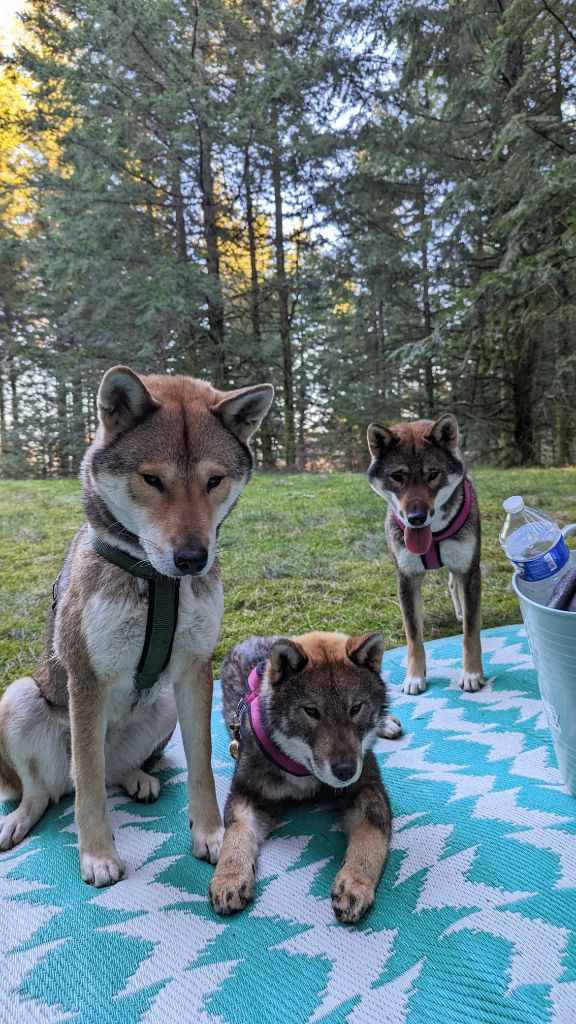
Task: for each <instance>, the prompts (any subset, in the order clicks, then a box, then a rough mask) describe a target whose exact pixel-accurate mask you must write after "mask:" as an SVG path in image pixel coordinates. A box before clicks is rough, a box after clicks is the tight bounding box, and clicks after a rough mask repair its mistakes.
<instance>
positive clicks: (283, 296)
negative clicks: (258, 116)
mask: <svg viewBox="0 0 576 1024" xmlns="http://www.w3.org/2000/svg"><path fill="white" fill-rule="evenodd" d="M272 124H273V126H274V128H275V130H276V134H275V139H274V144H273V149H272V185H273V189H274V225H275V232H276V237H275V240H274V250H275V254H276V291H277V298H278V316H279V325H280V343H281V346H282V371H283V378H282V384H283V398H284V458H285V460H286V469H287V470H288V472H290V473H293V472H295V470H296V430H295V423H294V380H293V363H292V336H291V329H290V314H289V311H288V277H287V275H286V260H285V253H284V218H283V211H282V170H281V166H280V153H279V144H278V131H277V128H278V110H277V105H276V103H273V104H272Z"/></svg>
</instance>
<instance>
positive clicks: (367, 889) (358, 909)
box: [331, 865, 374, 924]
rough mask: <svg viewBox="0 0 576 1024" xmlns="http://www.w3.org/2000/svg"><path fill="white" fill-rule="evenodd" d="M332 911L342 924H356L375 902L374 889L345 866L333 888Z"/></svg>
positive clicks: (337, 876)
mask: <svg viewBox="0 0 576 1024" xmlns="http://www.w3.org/2000/svg"><path fill="white" fill-rule="evenodd" d="M331 896H332V909H333V910H334V914H335V915H336V917H337V918H338V920H339V921H341V922H342V924H356V922H357V921H359V920H360V918H361V917H363V916H364V914H365V913H366V911H367V910H368V908H369V907H371V906H372V903H373V902H374V889H373V888H372V887H371V886H370V885H368V884H367V883H366V881H365V880H364V879H362V878H355V877H354V875H352V874H351V873H350V872H349V871H348V870H347V868H346V865H344V867H343V868H341V869H340V871H339V872H338V874H337V875H336V878H335V879H334V885H333V886H332V893H331Z"/></svg>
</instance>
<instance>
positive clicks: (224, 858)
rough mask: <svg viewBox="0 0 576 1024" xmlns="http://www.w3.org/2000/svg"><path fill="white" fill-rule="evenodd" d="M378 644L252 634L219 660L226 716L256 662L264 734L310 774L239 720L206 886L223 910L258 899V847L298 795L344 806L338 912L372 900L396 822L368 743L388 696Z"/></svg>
mask: <svg viewBox="0 0 576 1024" xmlns="http://www.w3.org/2000/svg"><path fill="white" fill-rule="evenodd" d="M382 652H383V638H382V634H381V633H368V634H364V635H363V636H358V637H346V636H344V635H342V634H341V633H307V634H304V635H303V636H298V637H295V638H294V639H286V638H282V637H253V638H252V639H251V640H248V641H246V642H245V643H242V644H239V645H238V646H237V647H235V648H233V650H232V651H231V652H230V654H229V655H228V657H227V659H226V661H225V663H224V665H223V668H222V691H223V697H224V708H223V710H224V718H225V721H226V722H227V724H230V722H231V721H233V719H234V715H235V712H236V708H237V705H238V702H239V700H240V698H241V697H242V696H243V694H245V693H246V690H247V684H246V680H247V678H248V675H249V674H250V672H251V670H252V669H253V668H254V666H256V665H259V671H260V673H261V679H262V682H261V686H260V698H259V699H260V702H261V713H262V718H263V721H264V723H265V726H266V732H267V735H268V736H269V737H270V739H271V740H272V741H273V742H274V743H275V744H276V745H277V746H278V747H279V748H280V749H281V750H282V752H283V753H284V754H286V755H288V757H291V758H292V759H293V760H296V761H298V763H300V764H303V765H304V766H305V767H306V768H308V769H309V770H310V772H311V774H310V775H308V776H304V777H302V776H295V775H291V774H289V773H288V772H287V771H284V770H283V768H281V767H280V766H279V765H278V764H276V763H275V762H274V761H272V760H270V758H269V757H268V756H267V755H266V754H265V753H263V751H262V750H261V748H260V746H259V744H258V742H257V740H256V739H255V737H254V734H253V732H252V729H251V727H250V724H249V723H246V722H244V723H243V729H242V738H241V742H240V751H239V758H238V763H237V766H236V772H235V774H234V778H233V781H232V787H231V790H230V795H229V797H228V802H227V804H226V809H225V812H224V822H225V825H226V831H225V833H224V842H223V844H222V851H221V854H220V860H219V862H218V865H217V868H216V871H215V873H214V876H213V878H212V882H211V883H210V890H209V892H210V900H211V903H212V906H213V908H214V910H215V911H216V912H217V913H219V914H230V913H233V912H234V911H237V910H241V909H242V908H243V907H245V906H246V904H247V903H248V902H249V901H250V900H251V899H252V896H253V894H254V876H255V865H256V857H257V853H258V847H259V845H260V843H261V842H262V840H263V839H264V838H265V836H266V835H267V833H268V832H269V831H270V830H271V829H272V828H274V822H275V820H276V818H277V816H278V815H279V814H280V813H282V811H283V808H284V806H285V804H286V803H287V802H288V801H293V800H318V801H322V802H329V803H331V804H333V805H334V806H335V807H336V808H337V809H339V810H342V811H343V812H344V823H345V826H346V828H347V830H348V832H349V843H348V849H347V851H346V857H345V860H344V863H343V864H342V867H341V868H340V871H339V872H338V874H337V875H336V879H335V881H334V885H333V887H332V905H333V907H334V913H335V915H336V917H337V918H338V919H339V920H340V921H342V922H345V923H348V924H352V923H354V922H356V921H358V920H359V919H360V918H361V917H362V915H363V914H364V913H365V911H366V910H367V909H368V907H369V906H370V905H371V903H372V902H373V899H374V890H375V888H376V885H377V883H378V880H379V878H380V875H381V872H382V868H383V866H384V863H385V860H386V856H387V852H388V846H389V841H390V830H391V812H390V805H389V802H388V797H387V795H386V791H385V789H384V786H383V784H382V780H381V778H380V774H379V772H378V767H377V764H376V759H375V757H374V754H373V753H372V749H371V748H372V746H373V744H374V742H375V741H376V738H377V735H378V730H379V726H380V723H381V721H382V718H383V715H384V711H385V703H386V694H385V687H384V684H383V682H382V680H381V678H380V675H379V669H380V664H381V661H382Z"/></svg>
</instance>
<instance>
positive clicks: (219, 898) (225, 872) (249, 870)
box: [208, 864, 254, 916]
mask: <svg viewBox="0 0 576 1024" xmlns="http://www.w3.org/2000/svg"><path fill="white" fill-rule="evenodd" d="M208 896H209V897H210V903H211V904H212V909H213V910H214V911H215V912H216V913H217V914H222V915H223V916H227V915H228V914H235V913H236V912H237V911H238V910H243V909H244V907H246V906H247V905H248V903H250V900H251V899H252V897H253V896H254V868H253V865H252V864H250V865H239V864H234V865H229V866H226V867H225V868H223V869H220V868H216V871H215V872H214V877H213V879H212V881H211V882H210V886H209V889H208Z"/></svg>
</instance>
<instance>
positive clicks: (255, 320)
mask: <svg viewBox="0 0 576 1024" xmlns="http://www.w3.org/2000/svg"><path fill="white" fill-rule="evenodd" d="M244 181H245V187H246V224H247V228H248V251H249V255H250V320H251V323H252V338H253V344H254V353H255V355H256V361H257V362H258V360H259V357H260V353H261V351H262V322H261V318H260V301H261V295H260V282H259V280H258V263H257V259H256V252H257V242H256V230H255V225H254V220H255V218H254V203H253V201H252V169H251V164H250V148H249V146H246V150H245V162H244ZM259 439H260V452H261V456H262V468H263V469H265V470H272V469H275V465H276V464H275V459H274V452H273V450H272V433H271V430H270V424H269V420H268V418H266V417H265V418H264V420H263V421H262V425H261V427H260V430H259Z"/></svg>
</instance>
